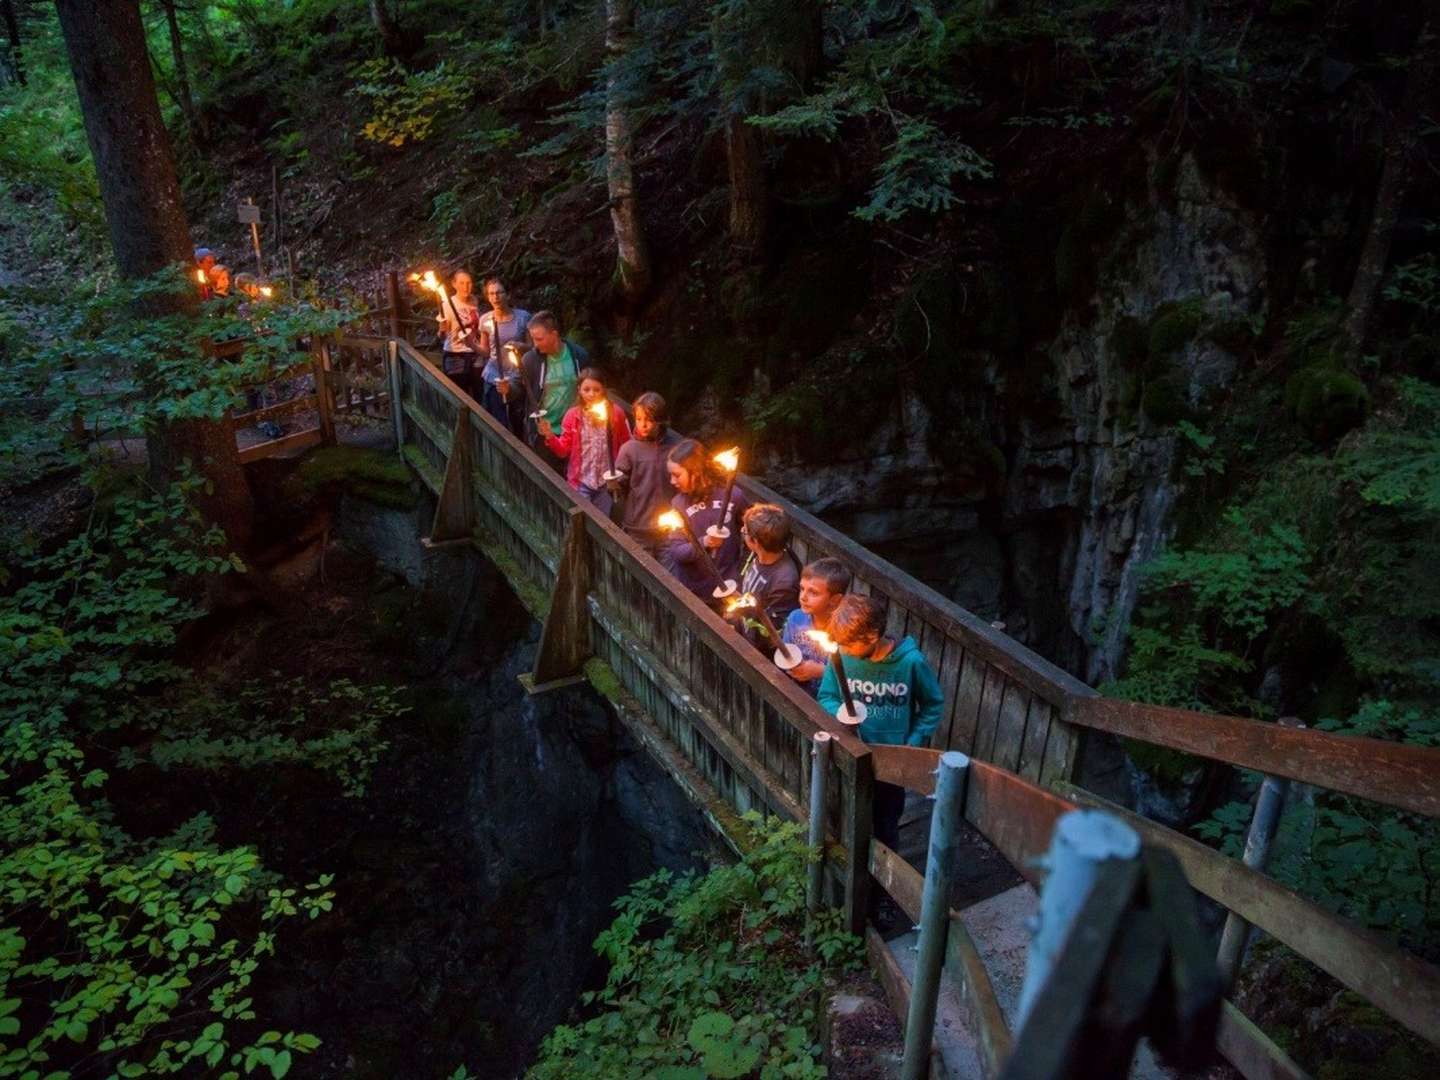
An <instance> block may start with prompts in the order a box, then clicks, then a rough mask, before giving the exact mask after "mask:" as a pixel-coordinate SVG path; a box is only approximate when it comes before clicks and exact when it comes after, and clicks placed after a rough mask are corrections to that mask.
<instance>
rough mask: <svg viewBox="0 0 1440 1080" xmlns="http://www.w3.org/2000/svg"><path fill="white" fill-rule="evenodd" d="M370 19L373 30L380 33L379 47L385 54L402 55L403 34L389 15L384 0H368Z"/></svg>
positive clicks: (403, 53)
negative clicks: (373, 26)
mask: <svg viewBox="0 0 1440 1080" xmlns="http://www.w3.org/2000/svg"><path fill="white" fill-rule="evenodd" d="M370 21H371V22H373V23H374V24H375V31H376V33H378V34H379V35H380V47H381V48H382V49H384V50H385V55H386V56H404V55H405V35H404V34H402V33H401V32H400V27H399V26H398V25H397V24H396V22H395V20H394V19H393V18H392V17H391V16H390V9H389V8H388V7H386V6H385V0H370Z"/></svg>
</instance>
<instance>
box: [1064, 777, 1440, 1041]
mask: <svg viewBox="0 0 1440 1080" xmlns="http://www.w3.org/2000/svg"><path fill="white" fill-rule="evenodd" d="M1062 786H1063V788H1064V791H1065V794H1066V795H1067V796H1069V797H1070V798H1071V799H1073V800H1074V801H1075V802H1076V803H1077V804H1079V805H1082V806H1093V807H1098V808H1100V809H1103V810H1106V811H1108V812H1110V813H1112V814H1115V815H1117V816H1118V817H1121V818H1123V819H1124V820H1125V821H1126V822H1127V823H1128V824H1129V825H1130V826H1131V827H1133V828H1134V829H1135V830H1136V831H1137V832H1138V833H1139V834H1140V836H1141V839H1143V840H1144V841H1145V842H1146V843H1149V844H1156V845H1159V846H1161V847H1164V848H1166V849H1168V850H1169V851H1171V852H1173V853H1174V854H1175V857H1176V858H1178V859H1179V860H1180V866H1181V868H1182V869H1184V871H1185V876H1186V878H1188V879H1189V881H1190V884H1191V885H1192V886H1193V887H1194V888H1195V889H1197V890H1198V891H1200V892H1202V893H1204V894H1205V895H1206V896H1208V897H1210V898H1211V899H1212V900H1214V901H1216V902H1217V903H1219V904H1220V905H1222V906H1223V907H1225V908H1227V909H1228V910H1230V911H1233V912H1235V913H1236V914H1237V915H1239V916H1241V917H1242V918H1243V919H1245V920H1246V921H1247V922H1249V923H1251V924H1252V925H1254V926H1257V927H1259V928H1260V929H1261V930H1264V931H1265V932H1266V933H1267V934H1269V935H1271V936H1272V937H1274V938H1275V939H1276V940H1278V941H1282V942H1284V943H1285V944H1286V945H1288V946H1289V947H1290V948H1292V949H1294V950H1295V951H1296V952H1297V953H1299V954H1300V955H1301V956H1303V957H1305V959H1307V960H1309V961H1310V962H1311V963H1313V964H1315V966H1316V967H1319V968H1320V969H1321V970H1323V971H1326V972H1329V973H1330V974H1331V975H1333V976H1334V977H1335V978H1336V979H1338V980H1339V981H1340V982H1342V983H1344V984H1345V985H1346V986H1348V987H1349V988H1350V989H1351V990H1354V991H1355V992H1356V993H1357V994H1359V995H1360V996H1361V997H1364V998H1366V999H1368V1000H1369V1001H1371V1002H1373V1003H1374V1004H1375V1005H1377V1006H1379V1007H1380V1008H1381V1009H1383V1010H1384V1011H1385V1012H1386V1013H1388V1014H1389V1015H1390V1016H1393V1017H1394V1018H1395V1019H1396V1020H1399V1021H1400V1022H1401V1023H1402V1024H1404V1025H1405V1026H1406V1027H1408V1028H1409V1029H1410V1030H1411V1031H1413V1032H1415V1033H1416V1034H1417V1035H1420V1036H1422V1037H1423V1038H1426V1039H1429V1040H1430V1041H1431V1042H1433V1043H1437V1044H1440V969H1437V968H1436V967H1434V966H1433V965H1431V964H1427V963H1425V961H1423V960H1420V959H1418V958H1417V957H1414V956H1411V955H1410V954H1409V953H1407V952H1405V951H1404V950H1403V949H1400V948H1399V947H1397V946H1395V945H1392V944H1391V943H1390V942H1388V941H1386V940H1385V939H1384V938H1382V937H1380V935H1378V934H1375V933H1373V932H1371V931H1369V930H1366V929H1365V928H1364V927H1361V926H1357V925H1356V924H1355V923H1352V922H1350V921H1349V920H1348V919H1342V918H1341V917H1340V916H1338V915H1333V914H1331V913H1330V912H1328V911H1326V910H1325V909H1324V908H1322V907H1320V906H1319V905H1318V904H1316V903H1313V902H1312V901H1310V900H1307V899H1305V898H1304V897H1303V896H1301V895H1300V894H1299V893H1297V892H1294V891H1293V890H1291V889H1287V888H1286V887H1285V886H1284V885H1281V884H1280V883H1279V882H1277V881H1275V880H1274V879H1273V878H1270V877H1267V876H1266V875H1264V874H1262V873H1259V872H1258V871H1256V870H1252V869H1251V868H1250V867H1248V866H1246V865H1245V864H1244V863H1242V862H1240V861H1238V860H1236V859H1228V858H1226V857H1225V856H1224V855H1221V854H1220V853H1219V852H1217V851H1215V850H1214V849H1212V848H1208V847H1206V846H1205V845H1204V844H1202V843H1200V842H1199V841H1198V840H1192V839H1190V837H1188V836H1184V835H1182V834H1181V833H1178V832H1176V831H1175V830H1174V829H1167V828H1166V827H1165V826H1163V825H1157V824H1156V823H1155V822H1153V821H1150V820H1148V819H1146V818H1143V817H1140V816H1139V815H1138V814H1132V813H1131V812H1130V811H1128V810H1126V809H1125V808H1124V807H1121V806H1117V805H1115V804H1114V803H1112V802H1109V801H1107V800H1105V799H1102V798H1100V797H1099V796H1098V795H1092V794H1091V793H1090V792H1088V791H1085V790H1084V789H1083V788H1078V787H1076V786H1075V785H1073V784H1066V785H1062Z"/></svg>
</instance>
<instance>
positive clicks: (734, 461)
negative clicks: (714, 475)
mask: <svg viewBox="0 0 1440 1080" xmlns="http://www.w3.org/2000/svg"><path fill="white" fill-rule="evenodd" d="M711 460H712V461H714V462H715V463H716V464H717V465H719V466H720V467H721V468H723V469H724V470H725V471H726V472H734V471H735V470H736V469H738V468H740V448H739V447H738V446H732V447H731V448H730V449H729V450H721V451H720V452H719V453H718V454H716V455H715V456H714V457H713V458H711Z"/></svg>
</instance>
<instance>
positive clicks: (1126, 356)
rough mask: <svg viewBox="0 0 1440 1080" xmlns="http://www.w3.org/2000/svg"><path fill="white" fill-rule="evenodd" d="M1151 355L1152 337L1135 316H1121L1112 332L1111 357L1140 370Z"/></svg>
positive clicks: (1126, 365) (1128, 366)
mask: <svg viewBox="0 0 1440 1080" xmlns="http://www.w3.org/2000/svg"><path fill="white" fill-rule="evenodd" d="M1149 353H1150V335H1149V333H1148V332H1147V331H1146V329H1145V324H1144V323H1142V322H1141V321H1140V320H1139V319H1137V318H1135V317H1134V316H1133V315H1121V316H1120V317H1119V318H1118V319H1116V320H1115V328H1114V329H1113V330H1111V331H1110V355H1112V356H1114V357H1115V358H1116V359H1117V360H1119V361H1120V363H1122V364H1124V365H1125V367H1127V368H1131V369H1134V370H1137V371H1138V370H1139V369H1140V368H1141V367H1143V366H1144V364H1145V359H1146V357H1147V356H1148V355H1149Z"/></svg>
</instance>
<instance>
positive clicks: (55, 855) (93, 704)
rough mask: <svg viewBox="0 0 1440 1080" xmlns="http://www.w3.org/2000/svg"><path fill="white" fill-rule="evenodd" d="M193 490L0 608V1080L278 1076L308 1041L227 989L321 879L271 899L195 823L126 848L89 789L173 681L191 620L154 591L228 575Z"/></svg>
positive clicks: (29, 584) (98, 542)
mask: <svg viewBox="0 0 1440 1080" xmlns="http://www.w3.org/2000/svg"><path fill="white" fill-rule="evenodd" d="M198 484H199V481H198V480H195V479H193V478H187V479H185V480H183V481H182V482H181V483H180V484H178V485H176V486H175V487H174V488H172V489H170V490H169V491H166V492H162V493H160V494H158V495H153V496H141V497H135V496H121V497H120V498H118V499H117V500H116V502H115V503H114V506H113V508H112V509H111V510H110V511H109V512H108V513H97V514H96V515H95V517H94V518H93V519H92V522H91V524H90V527H89V528H87V529H86V531H85V532H83V533H82V534H81V535H80V536H77V537H76V538H74V539H73V540H71V541H70V542H69V543H67V544H65V545H64V546H63V547H61V548H60V549H59V550H58V551H57V552H55V553H54V554H53V555H49V556H42V557H38V558H33V559H31V560H29V561H28V562H27V563H25V564H24V565H23V566H22V567H21V568H20V575H21V580H22V583H21V584H20V585H19V587H18V588H16V589H15V590H14V591H13V592H11V593H9V594H8V595H6V596H4V597H3V598H0V710H3V712H4V714H5V715H6V716H7V718H8V719H7V723H6V725H5V726H4V727H3V729H0V776H3V777H4V779H5V781H6V783H5V787H4V789H3V792H0V880H3V881H4V882H5V883H6V887H5V889H4V891H3V893H0V1036H3V1037H4V1038H5V1040H6V1042H5V1050H6V1052H5V1053H4V1054H3V1055H0V1077H4V1076H15V1077H25V1076H29V1077H36V1076H39V1075H42V1073H43V1074H44V1075H48V1076H50V1077H55V1078H57V1080H58V1078H61V1077H67V1076H69V1075H71V1074H70V1072H69V1071H67V1070H66V1069H65V1068H55V1066H56V1065H57V1064H60V1063H62V1062H64V1061H70V1060H74V1061H79V1060H82V1059H83V1060H86V1061H88V1062H89V1063H90V1064H89V1065H87V1069H88V1068H92V1067H94V1068H100V1069H102V1070H103V1071H104V1072H105V1074H107V1075H118V1076H125V1077H130V1076H146V1075H161V1074H166V1073H180V1072H187V1073H189V1074H192V1075H193V1074H194V1072H195V1071H196V1070H197V1069H200V1068H203V1067H206V1066H208V1067H211V1068H217V1067H220V1066H221V1065H222V1063H226V1064H228V1065H229V1066H230V1069H229V1070H228V1071H227V1072H225V1073H224V1074H223V1075H226V1076H232V1077H233V1076H238V1075H239V1072H240V1070H241V1069H243V1070H244V1071H246V1072H250V1071H253V1069H254V1068H255V1067H256V1066H257V1065H265V1066H267V1067H268V1068H269V1070H270V1072H271V1075H272V1076H274V1077H277V1078H278V1077H283V1076H284V1075H285V1074H286V1073H287V1072H288V1071H289V1069H290V1067H291V1062H292V1060H293V1055H294V1054H296V1053H306V1052H308V1051H310V1050H313V1049H314V1048H315V1047H316V1046H318V1045H319V1041H318V1040H317V1039H315V1038H314V1037H313V1036H310V1035H305V1034H299V1033H295V1032H286V1033H281V1032H278V1031H265V1030H263V1029H262V1028H263V1025H261V1024H260V1022H259V1017H258V1016H257V1013H256V1011H255V1009H254V1008H253V1003H252V999H251V998H250V997H249V996H248V995H247V994H246V990H247V988H248V987H249V985H250V983H251V981H252V979H253V977H254V974H255V972H256V971H257V969H258V968H259V967H260V965H261V964H262V963H263V962H264V958H265V957H266V956H268V955H271V954H273V952H274V950H275V945H276V933H277V930H278V928H279V925H280V924H281V923H282V922H283V921H284V920H285V919H288V918H293V917H296V916H299V915H302V914H303V915H306V916H307V917H309V918H314V917H316V916H318V915H319V914H320V913H321V912H323V911H326V910H328V909H329V908H330V906H331V901H332V898H333V893H332V892H331V891H330V890H329V888H328V886H329V884H330V879H329V878H328V876H322V877H321V878H319V879H318V880H316V881H314V882H310V883H308V884H306V885H303V886H300V885H287V884H285V883H284V882H281V881H279V880H278V879H277V878H276V877H275V876H274V875H273V874H271V873H269V872H267V871H266V870H265V869H264V868H263V866H262V865H261V863H260V860H259V857H258V855H257V854H256V853H255V852H254V851H253V850H252V849H250V848H249V847H232V848H222V847H220V846H219V845H217V844H216V843H215V840H214V835H215V827H214V824H213V823H212V822H211V821H210V819H209V818H208V817H207V816H206V815H203V814H201V815H198V816H196V817H194V818H191V819H190V820H189V821H186V822H185V823H183V824H182V825H180V826H179V827H178V828H176V829H174V830H173V831H172V832H170V833H169V834H168V835H164V836H157V837H153V838H145V837H136V836H132V835H131V834H130V833H129V832H127V831H126V830H125V829H124V828H123V827H121V826H120V825H119V824H118V820H117V817H118V815H117V814H116V807H114V806H112V805H111V803H110V801H109V800H108V799H107V798H106V794H105V786H106V783H107V780H108V778H109V777H108V773H107V770H106V767H105V761H106V758H107V754H106V749H105V747H106V745H107V743H109V742H111V741H113V740H114V739H115V738H117V737H118V738H123V737H125V733H126V731H127V730H128V728H129V725H131V724H132V723H133V724H141V725H142V726H143V723H144V722H145V721H147V720H148V721H150V722H151V723H155V722H156V718H154V717H153V716H151V715H150V713H149V710H150V709H151V708H152V707H153V704H152V703H153V701H154V700H155V698H154V695H155V694H156V693H157V691H159V690H161V689H163V688H164V687H166V686H168V685H172V684H173V683H175V682H176V680H178V679H180V678H181V675H182V672H181V670H180V669H179V668H178V667H176V665H175V664H174V663H173V661H171V660H170V659H169V658H168V653H169V651H170V649H171V648H173V646H174V644H175V638H176V633H177V630H178V628H179V627H180V626H181V625H182V624H183V623H184V622H186V621H187V620H189V619H190V618H191V617H193V616H194V615H195V614H196V613H197V612H198V610H199V609H198V607H197V605H196V604H195V603H194V602H193V601H188V600H185V599H182V598H181V596H180V595H177V594H176V593H175V592H174V591H173V587H174V586H175V585H177V584H180V585H184V584H185V583H187V582H192V583H193V581H194V579H195V578H196V577H197V576H198V575H206V574H217V573H224V572H227V571H229V570H233V569H236V568H237V567H238V566H239V564H238V561H237V560H233V559H232V558H230V557H228V556H226V555H225V554H224V552H223V551H222V550H221V549H220V548H219V546H218V545H219V543H220V541H221V539H222V537H221V535H220V533H219V532H218V530H216V529H214V528H210V527H207V526H206V524H205V523H204V522H203V521H202V520H201V519H200V518H199V516H198V515H197V514H196V512H195V511H194V510H193V508H192V507H191V506H190V504H189V502H188V496H189V495H190V494H191V493H192V492H193V491H194V490H195V488H196V487H197V486H198ZM187 591H188V592H189V593H190V594H191V595H193V594H194V592H195V590H194V588H193V585H192V587H191V588H190V589H189V590H187ZM102 736H104V740H103V741H102Z"/></svg>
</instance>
